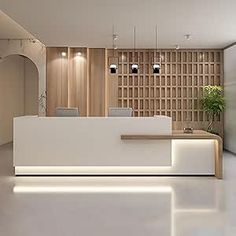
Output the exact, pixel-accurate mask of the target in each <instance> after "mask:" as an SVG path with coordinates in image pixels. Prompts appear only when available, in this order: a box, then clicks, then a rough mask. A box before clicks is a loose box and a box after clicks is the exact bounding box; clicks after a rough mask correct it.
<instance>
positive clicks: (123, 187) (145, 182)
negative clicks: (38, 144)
mask: <svg viewBox="0 0 236 236" xmlns="http://www.w3.org/2000/svg"><path fill="white" fill-rule="evenodd" d="M224 172H225V175H224V180H217V179H215V178H211V177H209V178H208V177H198V178H193V177H191V178H190V177H186V178H185V177H178V178H173V177H172V178H167V177H145V178H144V177H133V178H131V177H129V178H128V177H117V178H114V177H110V178H109V177H99V178H98V177H97V178H95V177H93V178H92V177H73V178H71V177H56V178H52V177H50V178H48V177H40V178H39V177H33V178H32V177H17V178H16V177H14V176H13V168H12V145H5V146H2V147H0V236H42V235H43V236H54V235H56V236H67V235H69V236H74V235H76V236H77V235H81V236H95V235H96V236H108V235H109V236H118V235H119V236H121V235H123V236H126V235H128V236H133V235H134V236H154V235H155V236H158V235H160V236H211V235H214V236H225V235H227V236H235V235H236V156H233V155H232V154H230V153H225V154H224Z"/></svg>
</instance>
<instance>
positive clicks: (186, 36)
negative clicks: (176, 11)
mask: <svg viewBox="0 0 236 236" xmlns="http://www.w3.org/2000/svg"><path fill="white" fill-rule="evenodd" d="M184 38H185V39H186V40H190V39H192V35H191V34H185V35H184Z"/></svg>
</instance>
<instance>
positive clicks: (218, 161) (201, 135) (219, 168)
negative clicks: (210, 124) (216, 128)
mask: <svg viewBox="0 0 236 236" xmlns="http://www.w3.org/2000/svg"><path fill="white" fill-rule="evenodd" d="M174 139H175V140H177V139H193V140H194V139H198V140H199V139H206V140H214V141H215V176H216V177H217V178H218V179H222V176H223V161H222V159H223V141H222V139H221V137H220V136H218V135H215V134H211V133H208V132H206V131H203V130H194V131H193V133H190V134H187V133H184V132H183V131H182V130H174V131H172V134H169V135H153V134H122V135H121V140H174Z"/></svg>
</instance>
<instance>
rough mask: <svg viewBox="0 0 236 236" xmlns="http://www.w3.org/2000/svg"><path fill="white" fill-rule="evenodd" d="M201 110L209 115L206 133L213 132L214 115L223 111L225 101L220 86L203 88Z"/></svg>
mask: <svg viewBox="0 0 236 236" xmlns="http://www.w3.org/2000/svg"><path fill="white" fill-rule="evenodd" d="M202 104H203V110H204V111H205V112H206V113H207V114H208V115H209V125H208V127H207V131H208V132H211V133H212V132H213V127H212V126H213V122H214V119H215V117H216V115H218V114H220V113H221V112H223V111H224V108H225V100H224V95H223V88H222V87H220V86H211V85H209V86H205V87H204V88H203V99H202Z"/></svg>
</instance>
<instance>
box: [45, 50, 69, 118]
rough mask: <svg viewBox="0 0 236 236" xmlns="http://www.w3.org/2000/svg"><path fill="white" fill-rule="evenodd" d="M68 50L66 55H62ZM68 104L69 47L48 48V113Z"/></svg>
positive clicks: (52, 112)
mask: <svg viewBox="0 0 236 236" xmlns="http://www.w3.org/2000/svg"><path fill="white" fill-rule="evenodd" d="M62 52H66V56H65V57H63V56H62ZM67 105H68V48H64V47H60V48H55V47H53V48H47V115H48V116H54V115H55V109H56V107H59V106H63V107H67Z"/></svg>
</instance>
